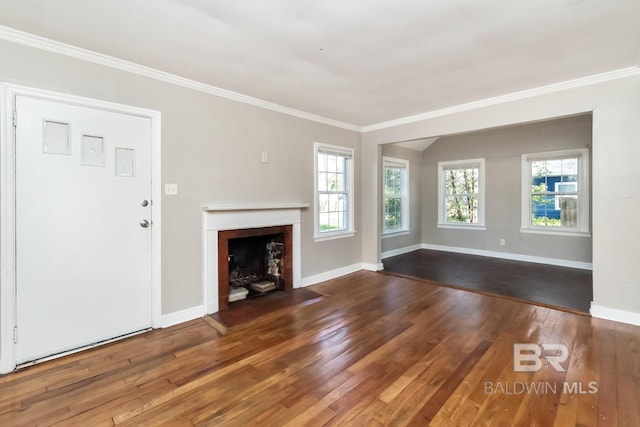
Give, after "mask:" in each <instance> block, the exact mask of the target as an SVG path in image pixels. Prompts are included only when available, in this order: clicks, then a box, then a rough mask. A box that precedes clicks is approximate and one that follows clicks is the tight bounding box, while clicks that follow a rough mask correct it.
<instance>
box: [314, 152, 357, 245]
mask: <svg viewBox="0 0 640 427" xmlns="http://www.w3.org/2000/svg"><path fill="white" fill-rule="evenodd" d="M323 148H324V149H329V150H335V151H336V152H338V153H344V154H349V155H351V157H350V158H349V160H350V161H351V163H350V164H349V162H347V163H346V165H345V169H346V170H345V174H344V175H345V176H344V179H345V181H346V191H345V192H346V193H347V222H348V224H347V228H346V229H345V230H336V231H325V232H322V233H321V232H320V219H319V217H320V213H319V212H318V209H320V206H319V203H318V196H319V190H318V152H319V151H320V150H321V149H323ZM355 168H356V164H355V150H354V149H353V148H350V147H344V146H340V145H331V144H323V143H321V142H314V143H313V239H314V241H316V242H322V241H325V240H333V239H341V238H346V237H353V236H354V235H355V233H356V229H355V220H354V218H355V203H354V200H355V194H354V192H355V188H356V187H355Z"/></svg>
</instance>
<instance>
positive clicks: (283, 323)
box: [0, 271, 640, 426]
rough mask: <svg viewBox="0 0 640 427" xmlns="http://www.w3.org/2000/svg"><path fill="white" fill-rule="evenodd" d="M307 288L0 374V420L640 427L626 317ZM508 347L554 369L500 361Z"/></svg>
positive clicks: (430, 294) (427, 292) (422, 287)
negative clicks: (225, 318) (527, 350)
mask: <svg viewBox="0 0 640 427" xmlns="http://www.w3.org/2000/svg"><path fill="white" fill-rule="evenodd" d="M309 289H310V290H313V291H315V292H318V293H320V294H322V295H323V297H322V298H317V299H314V300H313V301H309V300H307V301H304V302H301V303H300V304H295V305H292V306H289V307H286V308H282V309H280V310H277V311H274V312H271V313H267V314H265V315H263V316H261V317H260V318H258V319H256V320H253V321H251V322H248V323H245V324H240V325H237V326H235V327H234V328H232V329H230V330H229V332H228V333H227V334H226V335H221V334H219V333H218V332H217V331H216V330H215V329H213V328H212V327H211V326H210V324H209V323H208V322H207V321H205V319H198V320H194V321H191V322H187V323H184V324H181V325H177V326H174V327H171V328H167V329H161V330H154V331H151V332H149V333H146V334H143V335H139V336H135V337H132V338H129V339H126V340H123V341H120V342H116V343H112V344H109V345H106V346H103V347H100V348H96V349H93V350H89V351H85V352H82V353H78V354H74V355H71V356H67V357H64V358H60V359H57V360H53V361H49V362H45V363H42V364H40V365H36V366H32V367H30V368H26V369H23V370H20V371H17V372H14V373H12V374H9V375H5V376H2V377H0V425H2V426H33V425H81V426H111V425H123V426H129V425H132V426H140V425H163V426H164V425H204V426H246V425H248V424H250V425H255V426H302V425H309V426H345V425H363V426H364V425H366V426H387V425H389V426H405V425H406V426H424V425H428V424H430V425H434V426H445V425H454V426H467V425H474V426H475V425H490V426H499V425H505V426H510V425H520V426H536V425H537V426H553V425H555V426H574V425H575V426H618V425H619V426H623V425H624V426H639V425H640V405H638V402H639V401H640V327H636V326H630V325H626V324H621V323H615V322H610V321H605V320H600V319H595V318H591V317H589V316H584V315H579V314H573V313H568V312H563V311H558V310H553V309H550V308H546V307H540V306H534V305H530V304H526V303H521V302H517V301H513V300H509V299H504V298H497V297H492V296H487V295H482V294H479V293H472V292H466V291H462V290H457V289H453V288H448V287H443V286H438V285H435V284H430V283H428V282H426V281H418V280H413V279H409V278H404V277H398V276H391V275H384V274H379V273H372V272H364V271H363V272H357V273H354V274H351V275H348V276H345V277H343V278H340V279H336V280H332V281H328V282H325V283H322V284H318V285H315V286H312V287H310V288H309ZM294 292H296V291H294ZM514 343H536V344H548V343H551V344H554V343H559V344H564V345H566V346H567V349H568V352H569V353H568V359H567V360H566V361H565V362H563V363H561V365H562V367H563V368H564V369H565V370H564V371H556V370H555V369H553V367H549V366H548V365H549V364H548V363H547V364H546V365H547V367H546V368H544V367H543V368H541V369H540V370H538V371H536V372H514V354H513V345H514ZM542 354H543V355H544V356H553V353H548V352H543V353H542ZM565 383H567V384H569V389H565V388H564V387H566V386H565V385H564V384H565ZM590 385H591V386H592V387H593V388H589V387H590ZM524 387H529V392H526V390H523V388H524ZM590 391H595V392H590Z"/></svg>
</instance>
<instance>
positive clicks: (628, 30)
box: [0, 0, 640, 126]
mask: <svg viewBox="0 0 640 427" xmlns="http://www.w3.org/2000/svg"><path fill="white" fill-rule="evenodd" d="M638 22H640V1H639V0H615V1H605V0H530V1H522V0H520V1H519V0H483V1H478V0H403V1H393V0H324V1H318V0H262V1H256V0H153V1H149V0H110V1H104V0H62V1H51V0H19V1H16V0H0V25H3V26H6V27H11V28H13V29H17V30H21V31H24V32H27V33H31V34H34V35H38V36H42V37H46V38H49V39H52V40H56V41H59V42H63V43H67V44H70V45H73V46H77V47H81V48H84V49H89V50H92V51H95V52H99V53H102V54H106V55H110V56H113V57H117V58H120V59H124V60H127V61H131V62H134V63H137V64H140V65H144V66H147V67H152V68H155V69H158V70H162V71H165V72H168V73H172V74H175V75H178V76H181V77H185V78H188V79H191V80H195V81H198V82H201V83H204V84H207V85H211V86H214V87H217V88H222V89H226V90H229V91H233V92H237V93H239V94H243V95H247V96H251V97H255V98H258V99H261V100H264V101H268V102H272V103H275V104H279V105H282V106H285V107H288V108H292V109H295V110H299V111H303V112H306V113H311V114H314V115H319V116H322V117H326V118H328V119H332V120H337V121H340V122H344V123H348V124H351V125H356V126H367V125H373V124H377V123H383V122H386V121H390V120H395V119H400V118H403V117H407V116H413V115H416V114H421V113H424V112H429V111H435V110H439V109H442V108H447V107H451V106H456V105H461V104H465V103H468V102H473V101H478V100H482V99H486V98H491V97H495V96H500V95H505V94H509V93H513V92H517V91H522V90H526V89H531V88H536V87H541V86H545V85H549V84H552V83H557V82H562V81H567V80H572V79H576V78H580V77H585V76H590V75H594V74H599V73H603V72H608V71H612V70H617V69H622V68H626V67H630V66H638V65H640V24H639V23H638Z"/></svg>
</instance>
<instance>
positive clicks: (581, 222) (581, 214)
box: [520, 148, 591, 237]
mask: <svg viewBox="0 0 640 427" xmlns="http://www.w3.org/2000/svg"><path fill="white" fill-rule="evenodd" d="M567 157H577V158H578V201H579V203H578V227H576V228H566V227H543V226H535V225H532V224H531V206H530V202H529V200H531V179H532V174H531V166H530V162H532V161H534V160H548V159H553V158H567ZM521 169H522V180H521V186H522V207H521V224H520V232H521V233H533V234H548V235H556V236H581V237H590V236H591V231H590V229H589V207H590V201H589V150H588V149H586V148H578V149H574V150H560V151H547V152H543V153H530V154H523V155H522V166H521Z"/></svg>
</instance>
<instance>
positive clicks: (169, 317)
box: [160, 305, 205, 328]
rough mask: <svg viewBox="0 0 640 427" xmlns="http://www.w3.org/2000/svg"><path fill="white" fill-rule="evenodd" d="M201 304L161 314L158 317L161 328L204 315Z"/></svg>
mask: <svg viewBox="0 0 640 427" xmlns="http://www.w3.org/2000/svg"><path fill="white" fill-rule="evenodd" d="M204 314H205V313H203V309H202V305H198V306H196V307H191V308H187V309H184V310H180V311H175V312H173V313H169V314H163V315H162V318H161V319H160V324H161V327H162V328H168V327H169V326H173V325H177V324H178V323H183V322H188V321H189V320H193V319H198V318H200V317H202V316H204Z"/></svg>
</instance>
